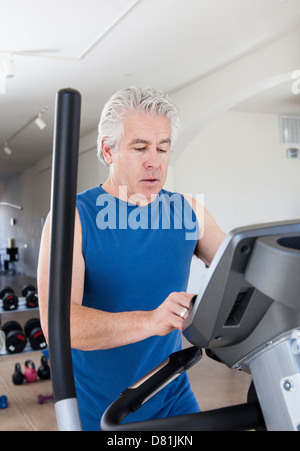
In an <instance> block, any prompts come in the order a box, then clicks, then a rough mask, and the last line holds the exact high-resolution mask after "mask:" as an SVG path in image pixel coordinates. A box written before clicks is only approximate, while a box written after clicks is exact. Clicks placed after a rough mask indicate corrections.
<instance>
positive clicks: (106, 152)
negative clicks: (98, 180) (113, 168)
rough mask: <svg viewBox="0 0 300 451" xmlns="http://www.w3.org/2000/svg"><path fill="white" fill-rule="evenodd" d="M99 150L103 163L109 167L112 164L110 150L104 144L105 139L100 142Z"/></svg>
mask: <svg viewBox="0 0 300 451" xmlns="http://www.w3.org/2000/svg"><path fill="white" fill-rule="evenodd" d="M101 149H102V153H103V157H104V160H105V162H106V163H107V164H109V165H110V164H112V149H111V148H110V147H109V146H108V145H107V144H106V139H105V138H104V139H103V140H102V143H101Z"/></svg>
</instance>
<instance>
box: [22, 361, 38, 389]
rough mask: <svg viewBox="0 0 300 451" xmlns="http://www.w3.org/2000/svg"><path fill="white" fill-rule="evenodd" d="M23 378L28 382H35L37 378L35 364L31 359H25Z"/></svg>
mask: <svg viewBox="0 0 300 451" xmlns="http://www.w3.org/2000/svg"><path fill="white" fill-rule="evenodd" d="M24 378H25V380H26V382H28V383H29V384H30V383H32V382H36V381H37V378H38V373H37V371H36V369H35V364H34V362H33V361H32V360H26V362H25V373H24Z"/></svg>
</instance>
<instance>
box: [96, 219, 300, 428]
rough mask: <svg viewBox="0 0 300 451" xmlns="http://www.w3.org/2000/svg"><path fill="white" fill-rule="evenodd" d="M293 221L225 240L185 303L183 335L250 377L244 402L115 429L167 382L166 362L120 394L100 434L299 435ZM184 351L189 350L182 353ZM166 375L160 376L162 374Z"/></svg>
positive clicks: (299, 240) (299, 252) (298, 249)
mask: <svg viewBox="0 0 300 451" xmlns="http://www.w3.org/2000/svg"><path fill="white" fill-rule="evenodd" d="M299 274H300V221H286V222H279V223H272V224H263V225H257V226H252V227H245V228H240V229H237V230H235V231H233V232H232V233H231V234H229V235H228V236H227V238H226V239H225V241H224V243H223V245H222V246H221V248H220V249H219V251H218V253H217V255H216V256H215V258H214V260H213V263H212V265H211V267H210V269H208V271H207V278H206V279H205V281H204V283H203V286H202V288H201V290H200V293H199V294H198V296H197V297H195V298H194V299H193V300H192V303H191V306H190V313H189V316H188V318H187V319H186V320H185V322H184V332H183V333H184V335H185V337H186V338H187V339H188V340H189V341H190V343H192V344H194V345H195V346H196V348H202V349H203V348H204V349H206V350H207V354H208V355H209V356H210V357H212V358H214V359H215V360H217V361H219V362H222V363H224V364H225V365H227V366H228V367H230V368H236V369H239V370H244V371H247V372H249V373H251V375H252V379H253V382H254V385H252V386H251V387H250V388H251V390H249V402H248V403H247V404H244V405H240V406H233V407H230V408H225V409H219V410H216V411H211V412H201V413H199V414H193V415H184V416H181V417H174V418H166V419H162V420H152V421H147V422H141V423H133V424H129V425H127V424H126V425H122V424H121V423H122V421H123V420H124V418H125V417H126V416H127V415H128V414H130V412H133V411H135V410H137V409H138V408H139V407H140V406H141V405H142V404H143V403H144V402H145V401H146V400H147V399H149V398H150V397H151V396H153V395H154V394H155V393H156V392H157V390H158V388H157V379H160V381H159V386H160V387H163V386H164V385H165V384H166V383H168V380H169V376H170V370H168V366H169V362H166V364H165V365H164V366H163V365H160V366H159V367H158V368H157V369H156V371H152V372H151V373H150V374H149V375H148V376H145V377H144V378H143V379H142V382H140V383H137V384H135V385H134V386H133V387H131V388H129V389H127V390H125V392H123V393H122V394H121V396H120V398H118V399H117V400H116V401H115V402H114V403H112V405H111V406H110V407H109V408H108V409H107V411H106V412H105V414H104V415H103V417H102V421H101V429H102V430H105V431H121V430H122V431H128V430H131V431H133V430H134V431H138V430H177V431H178V430H185V431H187V430H236V429H242V430H244V429H255V428H258V427H263V425H264V424H265V426H266V428H267V429H268V430H271V431H272V430H277V431H280V430H284V431H289V430H295V431H297V430H300V410H299V405H300V346H299V344H300V341H299V338H300V302H299V295H300V277H299ZM184 352H186V353H187V352H190V350H187V351H184ZM162 366H163V368H164V369H165V376H164V377H161V371H162V370H161V368H162Z"/></svg>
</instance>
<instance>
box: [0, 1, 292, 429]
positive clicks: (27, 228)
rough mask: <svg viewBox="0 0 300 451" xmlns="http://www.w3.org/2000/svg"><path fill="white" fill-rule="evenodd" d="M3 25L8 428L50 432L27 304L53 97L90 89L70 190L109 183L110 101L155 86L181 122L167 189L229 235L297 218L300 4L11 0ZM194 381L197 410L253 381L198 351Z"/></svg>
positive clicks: (38, 343)
mask: <svg viewBox="0 0 300 451" xmlns="http://www.w3.org/2000/svg"><path fill="white" fill-rule="evenodd" d="M25 3H26V5H25ZM208 3H209V4H208ZM224 3H226V6H225V4H224ZM70 10H71V11H72V14H70ZM16 11H17V12H16ZM24 18H25V19H26V20H24ZM99 19H100V20H99ZM146 24H147V26H146ZM149 24H152V26H154V27H155V32H153V30H152V27H151V26H149ZM0 25H1V26H0V36H1V39H0V41H1V42H2V44H1V49H0V105H1V106H0V122H1V130H0V143H1V148H0V228H1V235H0V265H1V267H0V269H1V275H0V291H1V300H0V318H1V328H2V330H4V332H5V336H6V338H7V336H8V335H9V334H11V333H12V334H19V335H20V334H21V335H22V336H24V341H26V343H25V347H24V348H23V349H21V350H18V349H14V348H13V347H12V348H11V349H9V344H7V342H6V343H5V342H4V340H2V341H1V343H0V344H1V348H0V397H1V402H0V430H1V431H57V430H58V426H57V420H56V414H55V408H54V402H53V396H52V394H53V393H52V384H51V364H50V361H49V359H48V357H49V355H48V349H47V346H46V345H45V343H44V341H43V338H42V336H41V334H40V329H39V325H38V320H39V310H38V305H37V304H36V303H35V302H34V301H32V299H31V301H30V300H28V299H27V297H28V296H30V295H31V297H32V296H33V297H34V295H37V298H38V293H36V290H37V288H36V287H37V275H36V271H37V262H38V254H39V245H40V239H41V232H42V228H43V224H44V221H45V218H46V216H47V214H48V212H49V210H50V203H51V178H52V156H53V133H54V116H55V96H56V93H57V92H58V91H59V90H60V89H61V88H66V87H72V88H74V89H77V90H79V91H80V92H81V95H82V118H81V129H80V144H79V163H78V178H77V192H81V191H83V190H85V189H88V188H90V187H93V186H96V185H99V184H101V183H103V182H104V181H105V180H106V178H107V176H108V169H107V168H106V167H105V166H103V165H102V164H101V163H100V162H99V161H98V159H97V156H96V142H97V125H98V121H99V117H100V113H101V109H102V107H103V106H104V103H105V102H106V100H107V99H108V98H109V97H110V95H112V94H113V93H114V92H115V91H116V90H118V89H121V88H123V87H126V86H130V85H141V86H147V85H153V86H155V87H158V88H160V89H162V90H163V91H165V92H168V93H169V95H170V97H171V98H172V100H174V102H175V104H176V105H177V106H178V107H179V110H180V117H181V129H180V133H179V136H178V140H177V142H176V144H175V146H174V149H173V150H172V155H171V159H170V166H169V170H168V177H167V182H166V185H165V188H166V189H167V190H170V191H176V192H180V193H184V194H190V195H192V196H194V197H196V198H197V199H201V201H202V202H204V205H205V207H206V208H207V209H208V211H209V212H210V213H211V214H212V215H213V217H214V218H215V219H216V221H217V223H218V224H219V225H220V227H221V228H222V229H223V230H224V232H226V233H229V232H230V231H231V230H233V229H235V228H237V227H243V226H248V225H252V224H263V223H270V222H273V221H287V220H297V219H299V218H300V206H299V198H300V184H299V170H300V4H299V1H298V0H283V1H275V0H243V2H241V1H240V0H228V1H226V2H223V0H211V1H210V2H206V1H204V0H188V1H184V2H181V1H180V0H159V1H156V0H155V1H153V0H135V1H133V0H131V1H130V0H126V1H124V0H118V1H116V2H114V4H113V5H112V2H109V1H107V0H101V1H97V2H96V1H92V2H88V3H87V2H83V1H82V0H79V1H77V2H76V9H74V6H73V2H71V1H69V0H67V1H64V2H61V1H60V2H58V0H54V1H52V2H51V3H49V5H46V4H45V5H44V4H43V5H39V6H38V7H37V2H36V0H28V1H27V2H22V1H21V0H16V1H14V2H7V4H6V5H5V6H3V7H2V9H1V17H0ZM141 34H142V36H143V39H141ZM124 43H125V45H124ZM146 55H147V56H146ZM206 271H207V268H206V267H205V265H204V264H203V263H201V262H199V260H197V259H196V258H195V259H193V261H192V265H191V273H190V279H189V286H188V290H187V291H188V292H189V293H193V294H197V293H198V292H199V289H200V288H201V284H202V281H203V279H204V278H205V276H206ZM26 287H27V289H26ZM8 288H10V289H11V290H8ZM30 302H33V304H30ZM37 302H38V301H37ZM32 320H35V321H32ZM30 321H32V322H31V330H29V331H28V323H29V322H30ZM12 322H14V324H13V325H12V324H10V325H9V326H8V327H7V328H5V325H7V323H12ZM16 323H17V324H19V326H20V329H18V326H16ZM26 325H27V327H26ZM25 329H27V333H25ZM32 336H35V337H33V338H32ZM2 338H3V336H2ZM30 338H32V340H30ZM12 341H13V340H12ZM31 341H33V344H32V343H31ZM187 346H189V343H188V341H187V340H186V339H185V338H184V347H187ZM21 347H22V346H21ZM16 364H19V365H20V368H19V369H18V368H17V367H16ZM45 366H46V368H45ZM47 367H49V373H48V368H47ZM16 372H17V373H18V372H21V373H22V374H23V376H24V377H23V378H22V376H21V380H20V379H19V378H18V376H19V375H17V376H16V374H15V373H16ZM32 373H33V374H32ZM188 374H189V377H190V381H191V385H192V388H193V390H194V393H195V395H196V397H197V400H198V401H199V404H200V406H201V409H202V410H210V409H216V408H221V407H225V406H231V405H236V404H239V403H244V402H246V399H247V393H248V389H249V385H250V383H251V376H250V375H249V374H247V373H246V372H243V371H237V370H236V369H232V368H228V367H227V366H226V365H223V364H220V363H219V362H216V361H215V360H213V359H210V358H209V357H207V356H206V355H204V356H203V358H202V359H201V361H200V362H199V363H198V364H197V365H195V366H194V367H193V368H191V369H190V370H189V372H188ZM13 376H15V381H16V378H17V379H18V383H15V381H14V380H13Z"/></svg>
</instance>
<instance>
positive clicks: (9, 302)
mask: <svg viewBox="0 0 300 451" xmlns="http://www.w3.org/2000/svg"><path fill="white" fill-rule="evenodd" d="M0 299H2V302H3V310H17V308H18V306H19V299H18V298H17V296H16V295H15V292H14V290H13V289H12V288H10V287H6V288H4V289H3V290H1V292H0Z"/></svg>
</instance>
